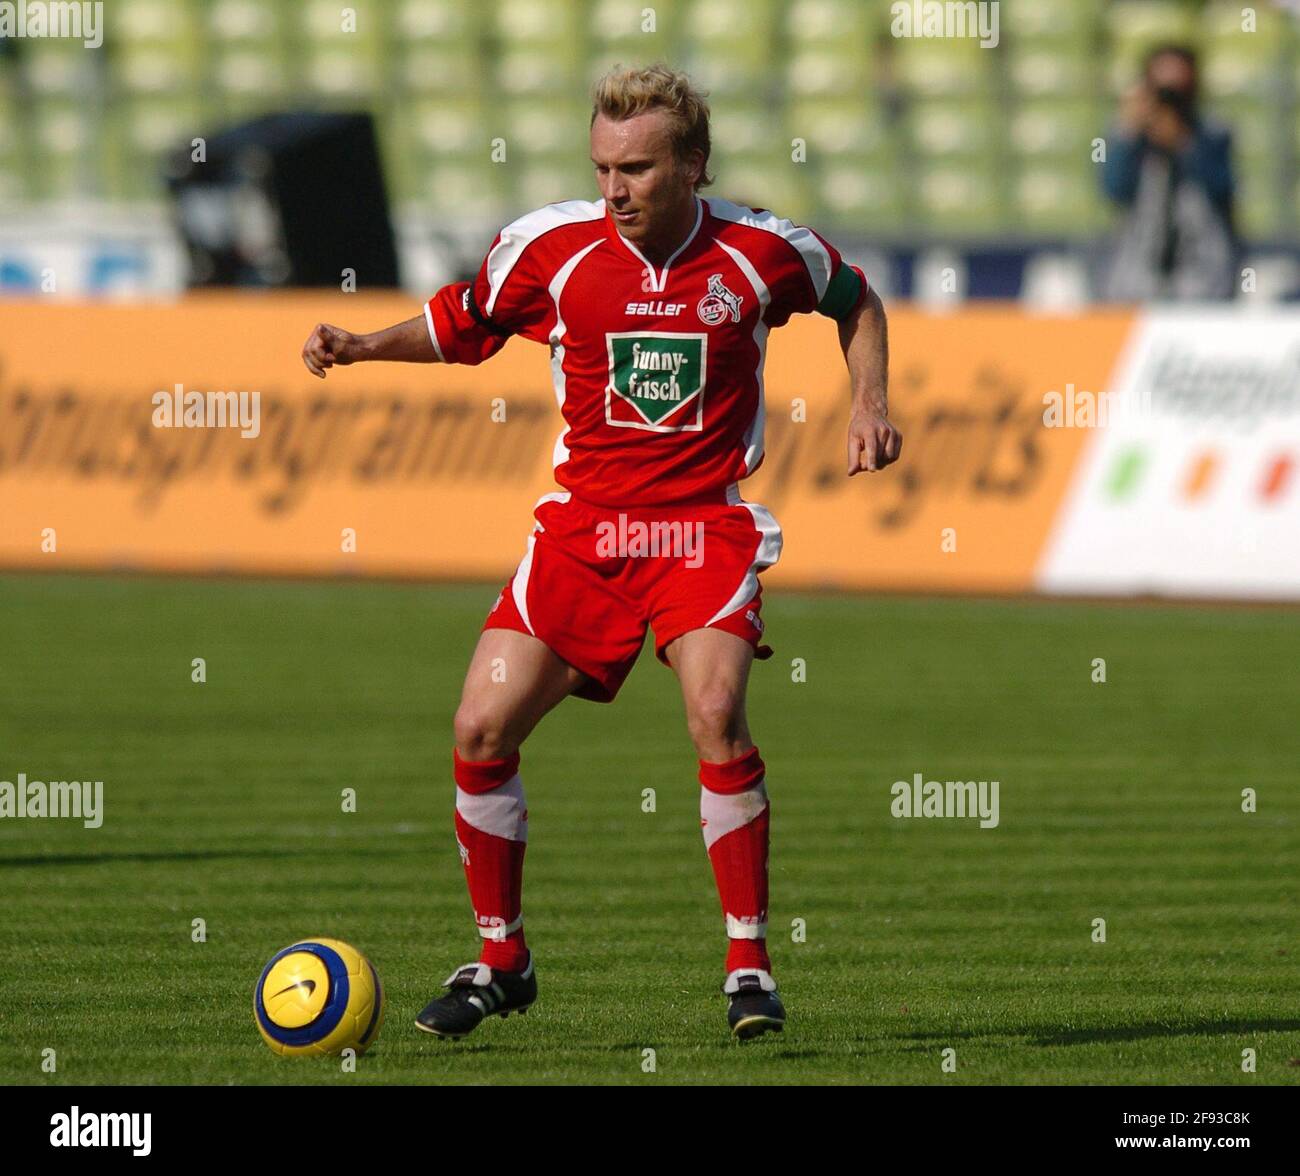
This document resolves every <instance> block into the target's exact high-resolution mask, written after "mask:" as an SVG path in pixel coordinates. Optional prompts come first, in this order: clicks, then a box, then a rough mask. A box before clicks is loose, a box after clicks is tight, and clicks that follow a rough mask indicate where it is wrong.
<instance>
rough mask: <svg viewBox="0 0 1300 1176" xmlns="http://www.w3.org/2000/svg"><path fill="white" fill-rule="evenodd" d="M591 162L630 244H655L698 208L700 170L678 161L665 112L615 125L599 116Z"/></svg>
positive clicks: (649, 112)
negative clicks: (687, 210)
mask: <svg viewBox="0 0 1300 1176" xmlns="http://www.w3.org/2000/svg"><path fill="white" fill-rule="evenodd" d="M591 161H592V163H594V164H595V165H596V182H597V183H598V184H599V185H600V194H601V195H602V196H604V198H605V204H606V207H607V208H608V209H609V210H610V215H611V216H612V217H613V218H614V221H615V223H617V225H618V230H619V232H620V233H622V234H623V236H624V237H626V238H627V239H628V240H629V241H644V240H653V239H654V238H655V237H656V236H658V235H659V234H662V233H663V232H664V231H665V229H669V228H671V227H673V226H676V225H677V223H678V222H679V221H680V220H681V219H682V214H683V209H684V208H693V206H694V201H693V199H692V197H693V196H694V193H695V180H696V178H697V176H698V174H699V172H698V167H697V166H696V165H695V164H694V162H691V163H689V164H685V163H683V162H682V161H681V160H680V159H678V158H677V154H676V152H674V151H673V146H672V140H671V138H670V137H669V129H668V115H667V114H666V113H665V112H664V111H662V110H647V111H646V112H645V113H644V114H638V115H636V116H635V117H634V118H627V119H621V120H619V121H617V122H615V121H614V120H613V119H609V118H606V117H605V116H604V115H603V114H602V115H597V117H596V121H595V122H594V123H592V126H591Z"/></svg>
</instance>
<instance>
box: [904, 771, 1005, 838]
mask: <svg viewBox="0 0 1300 1176" xmlns="http://www.w3.org/2000/svg"><path fill="white" fill-rule="evenodd" d="M890 791H891V792H892V794H893V797H894V799H893V800H892V801H891V802H890V805H889V811H890V813H892V814H893V816H894V817H895V819H903V818H907V817H948V818H961V817H979V819H980V828H981V829H996V828H997V826H998V819H999V817H998V782H997V781H996V780H927V779H926V778H925V776H924V775H923V774H922V773H921V772H917V773H916V774H915V775H914V776H913V777H912V779H911V781H910V782H909V781H907V780H895V781H894V786H893V788H892V789H891V790H890Z"/></svg>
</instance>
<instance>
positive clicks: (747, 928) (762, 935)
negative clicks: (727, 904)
mask: <svg viewBox="0 0 1300 1176" xmlns="http://www.w3.org/2000/svg"><path fill="white" fill-rule="evenodd" d="M755 918H757V916H755ZM727 938H728V939H766V938H767V920H766V919H765V920H764V921H763V922H761V923H758V922H755V921H754V919H738V918H736V916H735V915H732V914H729V915H727Z"/></svg>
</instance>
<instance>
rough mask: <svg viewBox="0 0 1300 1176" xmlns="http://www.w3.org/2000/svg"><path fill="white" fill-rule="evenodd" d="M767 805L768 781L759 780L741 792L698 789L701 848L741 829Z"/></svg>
mask: <svg viewBox="0 0 1300 1176" xmlns="http://www.w3.org/2000/svg"><path fill="white" fill-rule="evenodd" d="M765 808H767V785H766V782H765V781H764V780H760V781H759V782H758V783H757V784H755V785H754V786H753V787H752V788H746V789H745V791H744V792H730V793H728V792H710V791H709V789H707V788H701V789H700V820H701V822H702V824H701V825H700V831H701V832H702V833H703V834H704V848H705V849H712V848H713V843H714V842H715V841H717V840H718V838H719V837H725V836H726V835H727V834H728V833H734V832H735V831H736V830H737V829H743V828H744V827H745V826H746V825H748V824H749V823H750V821H753V820H756V819H757V818H758V817H759V816H761V815H762V813H763V810H764V809H765Z"/></svg>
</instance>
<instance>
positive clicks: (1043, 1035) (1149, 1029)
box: [904, 1017, 1300, 1052]
mask: <svg viewBox="0 0 1300 1176" xmlns="http://www.w3.org/2000/svg"><path fill="white" fill-rule="evenodd" d="M1297 1031H1300V1019H1296V1018H1289V1019H1283V1018H1280V1017H1271V1018H1268V1019H1264V1020H1248V1019H1245V1018H1243V1019H1240V1020H1225V1019H1222V1018H1221V1019H1219V1020H1216V1021H1189V1022H1186V1023H1184V1024H1179V1025H1159V1024H1154V1025H1105V1026H1095V1027H1093V1028H1085V1029H1066V1030H1062V1031H1060V1032H1057V1033H1052V1032H1044V1030H1043V1028H1042V1026H1036V1027H1034V1028H1025V1029H993V1028H990V1029H956V1030H951V1031H948V1032H942V1031H939V1032H930V1033H909V1034H907V1035H906V1037H905V1038H904V1040H907V1041H916V1042H926V1041H930V1042H939V1041H944V1042H947V1041H961V1040H966V1041H973V1040H978V1039H980V1038H1010V1037H1021V1038H1028V1039H1029V1041H1030V1043H1031V1044H1032V1045H1038V1046H1052V1045H1098V1044H1102V1043H1106V1042H1115V1041H1145V1040H1148V1039H1150V1038H1157V1037H1202V1036H1211V1037H1222V1036H1227V1035H1230V1034H1231V1035H1234V1036H1238V1035H1242V1034H1250V1033H1295V1032H1297ZM930 1048H932V1047H931V1046H929V1045H916V1046H913V1047H911V1049H910V1050H908V1051H905V1052H912V1051H915V1050H927V1049H930Z"/></svg>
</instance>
